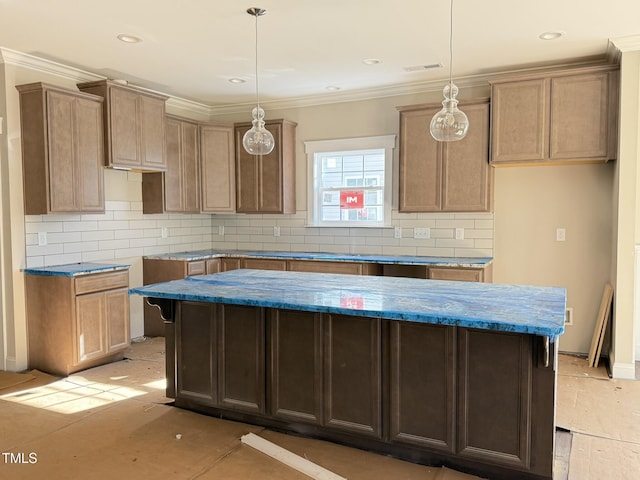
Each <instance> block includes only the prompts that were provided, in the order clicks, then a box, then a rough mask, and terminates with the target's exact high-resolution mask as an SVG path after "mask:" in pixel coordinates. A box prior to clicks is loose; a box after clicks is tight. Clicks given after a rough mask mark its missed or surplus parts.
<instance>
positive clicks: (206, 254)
mask: <svg viewBox="0 0 640 480" xmlns="http://www.w3.org/2000/svg"><path fill="white" fill-rule="evenodd" d="M222 257H251V258H265V259H266V258H273V259H290V260H326V261H332V262H371V263H381V264H403V265H431V266H450V267H468V268H473V267H476V268H482V267H486V266H487V265H489V264H491V263H492V262H493V258H491V257H433V256H420V255H378V254H355V253H329V252H275V251H261V250H217V249H212V250H195V251H189V252H175V253H162V254H158V255H146V256H145V257H144V258H148V259H154V260H184V261H194V260H205V259H208V258H222Z"/></svg>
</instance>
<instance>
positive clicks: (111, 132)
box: [78, 80, 168, 171]
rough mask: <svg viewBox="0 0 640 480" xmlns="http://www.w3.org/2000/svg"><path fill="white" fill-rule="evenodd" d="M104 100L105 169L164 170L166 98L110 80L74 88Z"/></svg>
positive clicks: (79, 85) (82, 84)
mask: <svg viewBox="0 0 640 480" xmlns="http://www.w3.org/2000/svg"><path fill="white" fill-rule="evenodd" d="M78 88H79V89H80V90H81V91H83V92H88V93H93V94H95V95H99V96H101V97H103V98H104V99H105V108H104V128H105V152H106V165H107V166H109V167H114V168H123V169H133V170H141V171H145V170H150V171H164V170H166V160H165V153H164V124H165V101H166V99H167V98H168V97H166V96H163V95H159V94H155V93H151V92H149V91H146V90H143V89H140V88H136V87H132V86H127V85H123V84H120V83H117V82H113V81H110V80H101V81H97V82H88V83H81V84H78Z"/></svg>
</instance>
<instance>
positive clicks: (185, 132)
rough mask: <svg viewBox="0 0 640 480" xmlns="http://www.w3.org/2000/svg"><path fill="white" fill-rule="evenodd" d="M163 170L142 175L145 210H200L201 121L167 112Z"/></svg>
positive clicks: (154, 211) (145, 211) (192, 211)
mask: <svg viewBox="0 0 640 480" xmlns="http://www.w3.org/2000/svg"><path fill="white" fill-rule="evenodd" d="M164 142H165V154H166V161H167V170H166V171H165V172H164V173H160V172H156V173H144V174H143V175H142V202H143V211H144V213H163V212H171V213H199V212H200V168H199V165H198V163H199V158H198V124H197V123H194V122H190V121H188V120H185V119H181V118H178V117H173V116H169V115H167V118H166V120H165V133H164Z"/></svg>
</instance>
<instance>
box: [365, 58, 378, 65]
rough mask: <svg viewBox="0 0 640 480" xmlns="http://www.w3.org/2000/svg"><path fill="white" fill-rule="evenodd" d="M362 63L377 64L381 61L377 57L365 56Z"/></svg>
mask: <svg viewBox="0 0 640 480" xmlns="http://www.w3.org/2000/svg"><path fill="white" fill-rule="evenodd" d="M362 63H364V64H365V65H377V64H379V63H380V60H378V59H377V58H365V59H364V60H362Z"/></svg>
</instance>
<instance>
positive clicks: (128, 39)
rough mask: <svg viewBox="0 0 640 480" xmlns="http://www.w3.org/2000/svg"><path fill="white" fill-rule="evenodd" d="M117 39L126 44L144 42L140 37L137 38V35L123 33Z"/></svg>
mask: <svg viewBox="0 0 640 480" xmlns="http://www.w3.org/2000/svg"><path fill="white" fill-rule="evenodd" d="M117 38H118V40H120V41H121V42H124V43H140V42H141V41H142V39H141V38H140V37H136V36H135V35H129V34H126V33H121V34H120V35H118V37H117Z"/></svg>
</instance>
